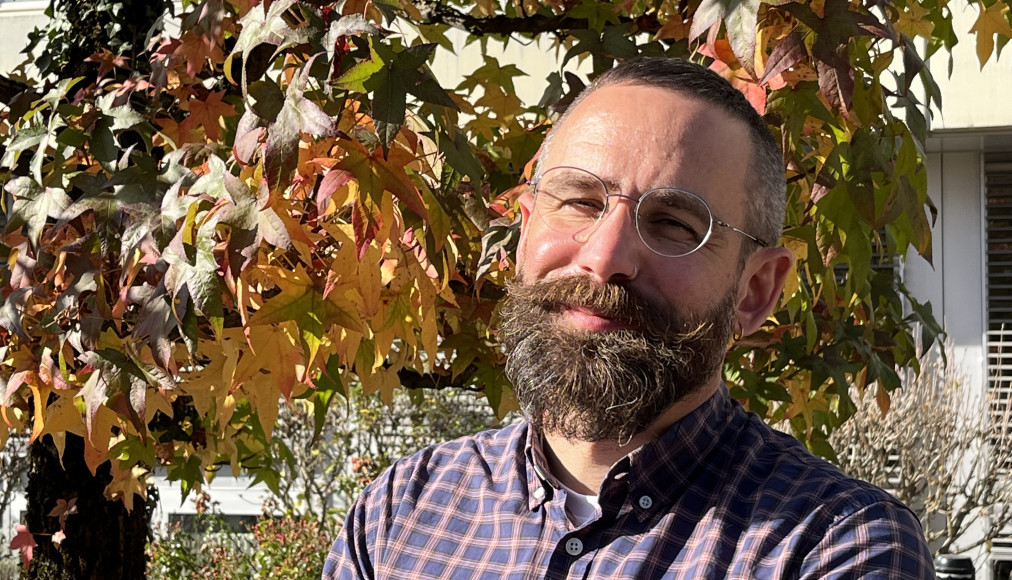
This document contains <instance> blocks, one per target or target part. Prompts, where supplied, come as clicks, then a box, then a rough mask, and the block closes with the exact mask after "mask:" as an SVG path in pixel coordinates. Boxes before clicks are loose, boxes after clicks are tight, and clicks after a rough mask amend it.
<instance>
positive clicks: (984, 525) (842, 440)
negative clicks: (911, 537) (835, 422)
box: [830, 353, 1012, 553]
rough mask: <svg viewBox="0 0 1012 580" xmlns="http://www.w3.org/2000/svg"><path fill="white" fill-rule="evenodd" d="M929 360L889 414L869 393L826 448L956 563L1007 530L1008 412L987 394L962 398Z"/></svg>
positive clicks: (953, 374)
mask: <svg viewBox="0 0 1012 580" xmlns="http://www.w3.org/2000/svg"><path fill="white" fill-rule="evenodd" d="M925 360H926V361H927V362H926V363H925V365H924V366H923V367H922V372H921V373H920V374H919V375H916V376H915V375H914V374H913V373H910V372H906V373H904V380H903V387H902V388H900V389H898V390H897V391H895V392H894V393H893V395H892V397H891V399H892V405H891V406H890V408H889V412H888V413H886V414H883V413H882V411H881V409H880V407H879V405H878V403H877V402H876V401H875V396H874V394H873V393H872V391H871V390H869V391H867V392H866V393H864V394H863V396H859V397H858V412H857V413H856V414H855V415H854V416H853V417H852V418H851V419H850V420H849V421H847V422H846V423H844V424H843V425H842V426H841V427H840V428H839V429H837V430H836V431H834V432H833V436H832V437H831V438H830V441H831V442H832V443H833V445H834V447H835V449H836V451H837V457H838V458H839V464H840V467H841V468H842V469H843V470H844V471H846V472H847V473H849V474H850V475H852V476H854V477H858V478H860V479H863V480H865V481H870V482H872V483H874V484H876V485H878V486H880V487H882V488H884V489H886V490H888V491H889V492H890V493H892V494H893V495H894V496H896V498H897V499H899V500H900V501H902V502H903V503H905V504H906V505H908V506H910V507H911V509H913V510H914V511H915V512H916V513H917V514H918V516H919V517H920V519H921V525H922V526H923V528H924V534H925V536H926V537H927V539H928V543H929V545H930V546H931V548H932V549H933V550H935V552H936V553H961V552H966V551H969V550H972V549H974V548H976V547H978V546H981V545H988V544H990V543H991V541H992V540H994V539H995V538H997V537H999V536H1000V535H1001V533H1002V531H1003V530H1004V529H1005V528H1006V527H1008V525H1009V524H1012V469H1010V467H1012V405H1009V401H1008V400H1006V399H1001V398H999V397H998V396H997V395H995V394H993V393H992V392H991V390H990V389H989V390H987V391H985V392H984V393H968V392H967V389H968V388H969V387H968V386H967V385H965V384H963V383H964V381H963V377H962V376H961V373H960V372H959V368H958V367H956V365H947V364H945V362H944V360H943V359H942V358H941V357H939V356H938V354H937V353H932V354H929V355H927V358H926V359H925ZM974 527H978V528H979V529H978V530H974Z"/></svg>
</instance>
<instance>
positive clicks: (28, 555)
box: [10, 524, 38, 569]
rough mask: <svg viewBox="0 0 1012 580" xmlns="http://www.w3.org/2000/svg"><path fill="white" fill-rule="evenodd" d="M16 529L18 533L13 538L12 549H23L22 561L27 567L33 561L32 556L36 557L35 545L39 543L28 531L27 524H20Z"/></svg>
mask: <svg viewBox="0 0 1012 580" xmlns="http://www.w3.org/2000/svg"><path fill="white" fill-rule="evenodd" d="M15 529H16V530H17V534H16V535H15V536H14V538H13V539H12V540H11V545H10V549H11V550H21V563H22V564H24V565H25V568H26V569H27V568H28V566H29V565H31V563H32V558H33V557H35V547H36V546H38V544H36V543H35V536H33V535H32V533H31V532H29V531H28V528H27V527H26V526H24V525H22V524H18V525H17V527H16V528H15Z"/></svg>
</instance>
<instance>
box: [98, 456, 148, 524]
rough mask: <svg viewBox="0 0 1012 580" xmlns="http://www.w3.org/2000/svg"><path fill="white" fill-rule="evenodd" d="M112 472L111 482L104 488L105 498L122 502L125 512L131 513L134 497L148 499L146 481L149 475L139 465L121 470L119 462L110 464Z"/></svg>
mask: <svg viewBox="0 0 1012 580" xmlns="http://www.w3.org/2000/svg"><path fill="white" fill-rule="evenodd" d="M112 472H113V478H112V481H111V482H109V485H107V486H106V487H105V498H106V499H108V500H110V501H112V500H117V499H118V500H120V501H122V502H123V507H125V508H126V510H127V512H131V511H133V509H134V496H135V495H136V496H140V498H141V499H147V497H148V484H147V480H148V477H149V476H150V475H151V473H150V472H149V471H148V470H147V469H146V468H144V467H142V466H140V465H134V466H132V467H130V468H129V469H122V468H120V467H119V461H113V462H112Z"/></svg>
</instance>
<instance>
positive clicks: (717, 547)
mask: <svg viewBox="0 0 1012 580" xmlns="http://www.w3.org/2000/svg"><path fill="white" fill-rule="evenodd" d="M540 449H541V447H540V442H539V438H538V437H537V436H536V435H535V434H533V433H532V432H531V429H530V428H529V427H528V425H527V424H526V423H519V424H516V425H512V426H509V427H506V428H503V429H499V430H494V431H487V432H484V433H479V434H477V435H474V436H471V437H465V438H462V439H458V440H456V441H452V442H449V443H444V444H441V445H436V446H434V447H429V448H427V449H424V450H422V451H421V452H419V453H416V454H415V455H413V456H411V457H408V458H406V459H402V460H400V461H398V462H397V463H395V464H394V465H393V466H392V467H391V468H390V469H389V470H388V471H386V472H385V473H384V474H383V475H381V476H380V477H379V479H377V480H376V481H375V482H373V483H372V484H371V485H369V487H368V488H366V490H365V492H364V493H363V494H362V496H361V497H360V498H359V499H358V500H357V501H356V502H355V504H354V505H353V506H352V507H351V511H350V512H349V514H348V518H347V520H346V522H345V525H344V528H343V530H342V531H341V533H340V536H339V537H338V538H337V541H336V542H335V544H334V547H333V549H332V550H331V552H330V554H329V556H328V557H327V562H326V566H325V567H324V573H323V578H324V580H336V579H341V580H346V579H352V578H377V579H395V580H415V579H418V578H454V579H461V580H463V579H482V580H492V579H500V578H508V579H511V580H521V579H541V578H552V579H555V578H559V579H562V578H629V579H637V580H645V579H653V578H666V579H672V580H674V579H689V578H691V579H697V578H750V579H751V578H799V579H800V578H893V579H907V578H910V579H912V578H917V579H922V578H923V579H931V578H934V571H933V568H932V563H931V556H930V554H929V553H928V550H927V547H926V546H925V543H924V537H923V535H922V533H921V527H920V524H919V522H918V521H917V518H916V517H915V516H914V514H913V513H911V512H910V510H908V509H907V508H906V507H905V506H903V505H902V504H901V503H900V502H898V501H896V500H895V499H894V498H893V497H892V496H890V495H889V494H887V493H885V492H884V491H882V490H880V489H878V488H877V487H874V486H872V485H870V484H868V483H864V482H861V481H857V480H854V479H851V478H849V477H847V476H845V475H843V474H842V473H841V472H840V471H839V470H837V469H836V468H835V467H833V466H832V465H830V464H829V463H827V462H825V461H823V460H821V459H818V458H816V457H814V456H813V455H811V454H810V453H809V452H808V451H807V450H806V449H805V448H804V447H803V446H802V445H801V444H800V443H799V442H798V441H797V440H796V439H794V438H793V437H791V436H789V435H785V434H782V433H779V432H777V431H774V430H772V429H770V428H769V427H768V426H766V425H765V424H764V423H763V422H762V421H761V420H760V419H759V418H758V417H756V416H755V415H754V414H751V413H747V412H746V411H745V410H744V409H743V408H742V407H741V405H739V404H738V403H737V402H736V401H734V400H733V399H731V397H730V396H729V395H728V392H727V389H726V388H723V387H722V388H721V389H719V391H718V392H717V394H715V395H714V396H713V397H711V398H710V399H709V400H708V401H707V402H706V403H704V404H703V405H702V406H700V407H699V408H698V409H696V410H695V411H693V412H692V413H690V414H689V415H688V416H686V417H685V418H683V419H682V420H681V421H679V422H677V423H676V424H675V425H673V426H672V427H671V428H669V429H668V430H666V431H665V432H664V433H663V434H662V435H661V436H660V437H659V438H657V439H656V440H655V441H653V442H651V443H648V444H647V445H644V446H643V447H641V448H639V449H637V450H635V451H633V452H632V453H630V454H629V455H628V456H626V457H625V458H623V459H622V460H620V461H619V462H618V463H616V464H615V465H614V466H613V467H612V469H611V470H610V472H609V473H608V476H607V477H606V479H605V481H604V483H603V484H602V485H601V489H600V497H599V499H600V510H599V513H598V514H597V517H596V518H594V519H593V520H592V521H590V522H588V523H586V524H584V525H582V526H578V527H576V526H573V525H572V524H571V523H570V520H569V518H568V517H567V516H566V508H565V501H566V497H565V495H566V492H565V490H563V489H562V488H561V487H560V486H559V485H558V482H557V480H555V479H554V478H553V477H551V476H550V475H549V474H547V472H546V470H545V469H543V466H544V465H546V463H545V460H544V455H543V454H542V453H541V450H540Z"/></svg>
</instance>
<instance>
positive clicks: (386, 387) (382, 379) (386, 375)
mask: <svg viewBox="0 0 1012 580" xmlns="http://www.w3.org/2000/svg"><path fill="white" fill-rule="evenodd" d="M378 374H379V377H378V378H379V381H378V382H379V389H380V398H381V399H383V403H384V404H386V405H393V404H394V390H395V389H396V388H397V387H399V386H401V380H400V378H398V376H397V373H396V372H394V371H393V370H392V369H383V370H381V371H379V373H378Z"/></svg>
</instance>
